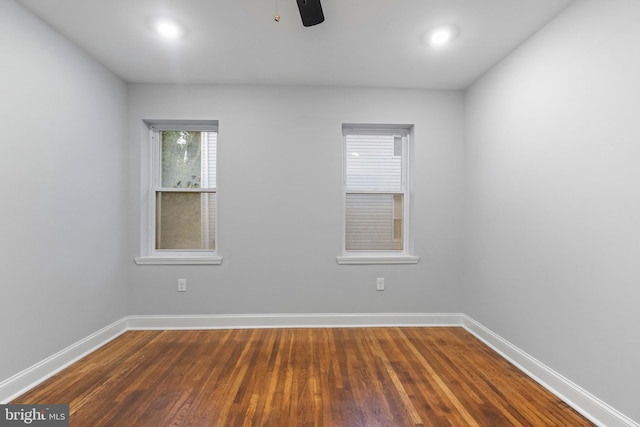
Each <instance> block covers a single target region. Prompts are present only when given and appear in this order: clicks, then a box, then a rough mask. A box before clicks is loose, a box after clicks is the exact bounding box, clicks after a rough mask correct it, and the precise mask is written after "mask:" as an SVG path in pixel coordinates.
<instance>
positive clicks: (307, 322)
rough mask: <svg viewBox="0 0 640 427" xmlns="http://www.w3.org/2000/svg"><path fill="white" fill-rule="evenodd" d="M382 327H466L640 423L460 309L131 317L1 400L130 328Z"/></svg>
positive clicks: (547, 381) (619, 426)
mask: <svg viewBox="0 0 640 427" xmlns="http://www.w3.org/2000/svg"><path fill="white" fill-rule="evenodd" d="M383 326H422V327H436V326H457V327H463V328H465V329H466V330H468V331H469V332H470V333H471V334H473V335H475V336H476V337H477V338H478V339H480V340H481V341H483V342H484V343H485V344H487V345H488V346H489V347H491V348H493V349H494V350H496V351H497V352H498V353H500V354H501V355H502V356H503V357H505V358H506V359H507V360H509V361H510V362H511V363H513V364H514V365H515V366H516V367H518V368H519V369H520V370H522V371H523V372H524V373H526V374H527V375H528V376H530V377H531V378H532V379H534V380H535V381H537V382H538V383H540V384H541V385H542V386H543V387H545V388H546V389H548V390H549V391H551V392H552V393H553V394H555V395H556V396H558V397H559V398H560V399H562V400H563V401H565V402H566V403H567V404H569V405H570V406H571V407H573V408H574V409H575V410H577V411H578V412H580V413H581V414H582V415H584V416H585V417H586V418H588V419H589V420H591V421H592V422H594V423H595V424H597V425H599V426H606V427H640V424H637V423H636V422H634V421H633V420H631V419H630V418H628V417H626V416H625V415H623V414H621V413H620V412H618V411H616V410H615V409H614V408H612V407H611V406H609V405H607V404H606V403H604V402H603V401H601V400H600V399H598V398H597V397H595V396H593V395H592V394H590V393H589V392H587V391H586V390H584V389H582V388H580V387H579V386H578V385H576V384H574V383H573V382H571V381H570V380H568V379H566V378H564V377H563V376H562V375H560V374H559V373H557V372H555V371H554V370H552V369H551V368H549V367H548V366H546V365H544V364H543V363H541V362H539V361H538V360H536V359H535V358H533V357H531V356H530V355H528V354H527V353H525V352H524V351H522V350H520V349H519V348H518V347H516V346H514V345H513V344H511V343H510V342H509V341H507V340H505V339H504V338H502V337H500V336H499V335H497V334H496V333H494V332H493V331H491V330H489V329H487V328H486V327H484V326H483V325H481V324H480V323H478V322H476V321H475V320H473V319H471V318H470V317H468V316H466V315H464V314H459V313H452V314H447V313H442V314H427V313H355V314H342V313H334V314H331V313H329V314H323V313H317V314H303V313H301V314H236V315H233V314H227V315H182V316H146V315H140V316H127V317H124V318H122V319H120V320H119V321H117V322H114V323H113V324H111V325H109V326H107V327H105V328H103V329H101V330H100V331H98V332H96V333H94V334H92V335H90V336H88V337H87V338H85V339H83V340H80V341H78V342H77V343H75V344H73V345H71V346H69V347H67V348H66V349H64V350H62V351H60V352H58V353H56V354H54V355H53V356H51V357H48V358H47V359H45V360H43V361H41V362H39V363H37V364H35V365H34V366H32V367H30V368H28V369H25V370H24V371H22V372H20V373H18V374H16V375H14V376H13V377H11V378H8V379H6V380H4V381H2V382H0V403H7V402H9V401H11V400H12V399H14V398H16V397H18V396H19V395H21V394H22V393H24V392H26V391H27V390H29V389H31V388H32V387H34V386H36V385H37V384H39V383H40V382H42V381H44V380H46V379H47V378H49V377H51V376H52V375H54V374H56V373H57V372H59V371H60V370H62V369H64V368H65V367H67V366H69V365H70V364H72V363H73V362H75V361H77V360H78V359H80V358H82V357H84V356H85V355H87V354H89V353H91V352H92V351H94V350H96V349H97V348H99V347H101V346H103V345H104V344H106V343H107V342H109V341H111V340H112V339H114V338H116V337H117V336H119V335H120V334H122V333H123V332H125V331H127V330H153V329H175V330H179V329H244V328H305V327H307V328H308V327H383Z"/></svg>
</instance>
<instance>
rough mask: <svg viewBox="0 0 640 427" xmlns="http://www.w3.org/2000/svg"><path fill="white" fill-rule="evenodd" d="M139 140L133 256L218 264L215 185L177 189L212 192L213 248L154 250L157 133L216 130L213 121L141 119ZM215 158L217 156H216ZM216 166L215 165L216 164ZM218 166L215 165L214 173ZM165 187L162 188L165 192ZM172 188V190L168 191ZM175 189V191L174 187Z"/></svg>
mask: <svg viewBox="0 0 640 427" xmlns="http://www.w3.org/2000/svg"><path fill="white" fill-rule="evenodd" d="M143 128H144V129H143V131H142V134H143V137H142V139H143V143H142V150H141V151H142V153H141V154H142V164H141V171H142V174H141V203H140V211H141V220H140V230H141V233H140V256H138V257H136V258H135V262H136V264H138V265H162V264H169V265H176V264H178V265H199V264H212V265H219V264H221V263H222V257H221V256H220V255H219V249H218V232H217V230H218V224H217V221H218V209H217V204H218V199H219V198H218V196H217V194H218V188H217V187H218V185H217V180H216V188H215V189H211V190H207V191H203V189H198V190H191V189H188V188H180V189H179V191H180V192H189V191H196V192H198V193H202V192H209V193H214V194H216V216H215V220H216V224H214V227H215V230H216V231H215V245H214V249H213V250H204V249H203V250H158V249H156V241H155V240H156V192H157V191H159V190H160V188H161V187H160V182H159V179H160V173H159V168H160V138H159V135H160V132H162V131H168V130H172V131H175V130H178V131H180V130H184V131H198V132H218V121H217V120H143ZM216 160H217V157H216ZM216 166H217V165H216ZM217 170H218V168H217V167H216V173H217ZM166 190H167V189H163V191H166ZM169 191H172V190H169ZM176 191H177V190H176Z"/></svg>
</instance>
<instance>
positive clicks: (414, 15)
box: [18, 0, 573, 89]
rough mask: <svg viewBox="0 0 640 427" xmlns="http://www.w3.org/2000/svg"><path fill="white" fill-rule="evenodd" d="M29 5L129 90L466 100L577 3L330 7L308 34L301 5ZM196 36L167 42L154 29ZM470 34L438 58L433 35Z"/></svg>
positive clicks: (331, 3) (420, 1)
mask: <svg viewBox="0 0 640 427" xmlns="http://www.w3.org/2000/svg"><path fill="white" fill-rule="evenodd" d="M277 1H278V12H279V14H280V15H281V17H282V19H281V21H280V22H275V21H274V19H273V16H274V14H275V8H276V0H18V2H19V3H21V4H22V5H24V6H25V7H27V8H28V9H30V10H31V11H32V12H33V13H35V14H36V15H37V16H39V17H40V18H41V19H42V20H44V21H45V22H47V23H48V24H50V25H51V26H52V27H54V28H55V29H57V30H58V31H59V32H60V33H62V34H64V35H65V36H66V37H68V38H69V39H71V40H72V41H73V42H75V43H76V44H78V45H80V46H81V47H82V48H83V49H85V50H86V51H87V52H88V53H89V54H90V55H91V56H93V57H94V58H96V59H97V60H98V61H100V62H101V63H102V64H104V65H105V66H107V67H108V68H109V69H111V70H112V71H113V72H115V73H116V74H117V75H118V76H120V77H121V78H123V79H124V80H125V81H127V82H138V83H140V82H144V83H219V84H278V85H280V84H285V85H289V84H299V85H337V86H342V85H351V86H378V87H380V86H382V87H408V88H434V89H463V88H466V87H467V86H469V85H470V84H471V83H473V82H474V81H475V80H476V79H477V78H478V77H480V76H481V75H482V74H484V73H485V72H486V71H487V70H488V69H489V68H491V67H492V66H493V65H494V64H496V63H497V62H498V61H499V60H500V59H502V58H503V57H504V56H505V55H507V54H508V53H509V52H511V51H512V50H513V49H515V48H516V47H517V46H519V45H520V44H521V43H522V42H523V41H524V40H526V39H527V38H529V37H530V36H531V35H532V34H534V33H535V32H536V31H538V30H539V29H540V28H541V27H543V26H544V25H545V24H546V23H547V22H549V21H550V20H551V19H553V18H554V17H555V16H556V15H557V14H558V13H560V12H561V11H562V10H564V9H565V8H566V7H567V6H568V5H569V4H570V3H571V2H572V1H573V0H322V7H323V10H324V15H325V22H324V23H322V24H320V25H317V26H314V27H303V26H302V22H301V20H300V15H299V13H298V9H297V5H296V0H277ZM153 15H167V16H171V17H173V18H175V19H176V20H178V21H179V22H180V23H182V24H183V25H184V26H186V27H187V32H188V33H187V34H186V36H185V37H184V38H183V39H181V40H177V41H171V42H169V41H167V40H162V39H160V38H159V37H158V36H157V35H155V34H154V33H152V32H151V31H150V30H149V28H148V26H147V24H146V22H147V20H148V18H149V17H151V16H153ZM440 24H453V25H455V26H456V27H457V28H458V29H459V30H460V34H459V36H458V38H457V39H456V40H455V42H454V43H453V44H452V45H451V46H448V47H447V48H446V49H433V48H429V47H428V46H426V45H425V44H424V43H423V42H422V41H421V39H422V36H423V34H424V33H425V32H426V31H428V30H429V29H430V28H432V27H434V26H436V25H440Z"/></svg>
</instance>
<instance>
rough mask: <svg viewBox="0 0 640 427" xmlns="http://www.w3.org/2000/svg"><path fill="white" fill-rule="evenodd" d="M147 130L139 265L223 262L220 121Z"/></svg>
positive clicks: (151, 125)
mask: <svg viewBox="0 0 640 427" xmlns="http://www.w3.org/2000/svg"><path fill="white" fill-rule="evenodd" d="M147 126H148V128H149V141H150V142H149V149H148V155H149V165H148V166H149V167H148V172H149V178H148V194H147V199H148V200H147V204H148V205H147V212H146V214H147V215H146V217H147V220H146V231H147V233H146V234H147V235H146V238H145V237H143V238H142V240H143V241H142V246H143V250H142V252H143V256H141V257H138V258H136V262H137V263H138V264H219V263H220V262H221V261H222V260H221V258H220V257H218V256H217V242H216V235H217V233H216V223H217V221H216V212H217V191H218V188H217V179H216V160H217V143H218V126H217V122H177V121H160V122H152V123H147Z"/></svg>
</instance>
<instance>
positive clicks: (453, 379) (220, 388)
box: [12, 327, 593, 427]
mask: <svg viewBox="0 0 640 427" xmlns="http://www.w3.org/2000/svg"><path fill="white" fill-rule="evenodd" d="M12 403H49V404H52V403H69V404H70V419H71V426H77V427H85V426H91V427H97V426H116V427H120V426H124V427H130V426H154V427H156V426H278V427H288V426H341V427H342V426H344V427H355V426H367V427H371V426H454V427H457V426H482V427H484V426H492V427H493V426H512V425H513V426H591V425H593V424H591V423H590V422H589V421H587V420H586V419H584V418H583V417H581V416H580V415H579V414H578V413H577V412H575V411H574V410H573V409H571V408H570V407H569V406H567V405H566V404H565V403H564V402H562V401H561V400H559V399H558V398H557V397H555V396H553V395H552V394H551V393H549V392H548V391H546V390H545V389H543V388H542V387H540V386H539V385H538V384H536V383H535V382H533V381H532V380H531V379H530V378H528V377H527V376H525V375H524V374H523V373H522V372H520V371H519V370H517V369H516V368H515V367H513V366H512V365H510V364H509V363H508V362H507V361H505V360H504V359H503V358H501V357H500V356H498V355H497V354H496V353H495V352H493V351H492V350H491V349H490V348H489V347H487V346H486V345H484V344H483V343H481V342H480V341H479V340H477V339H476V338H475V337H473V336H472V335H471V334H470V333H468V332H467V331H466V330H464V329H463V328H455V327H453V328H411V327H407V328H335V329H324V328H318V329H245V330H197V331H129V332H126V333H125V334H123V335H121V336H120V337H118V338H117V339H115V340H114V341H112V342H110V343H109V344H107V345H106V346H104V347H102V348H100V349H99V350H97V351H95V352H94V353H92V354H90V355H88V356H87V357H85V358H83V359H82V360H80V361H79V362H77V363H75V364H73V365H72V366H70V367H69V368H67V369H65V370H64V371H62V372H60V373H59V374H57V375H56V376H54V377H52V378H50V379H49V380H47V381H46V382H44V383H42V384H41V385H39V386H38V387H36V388H35V389H33V390H31V391H29V392H28V393H26V394H24V395H23V396H21V397H19V398H18V399H16V400H15V401H14V402H12Z"/></svg>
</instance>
